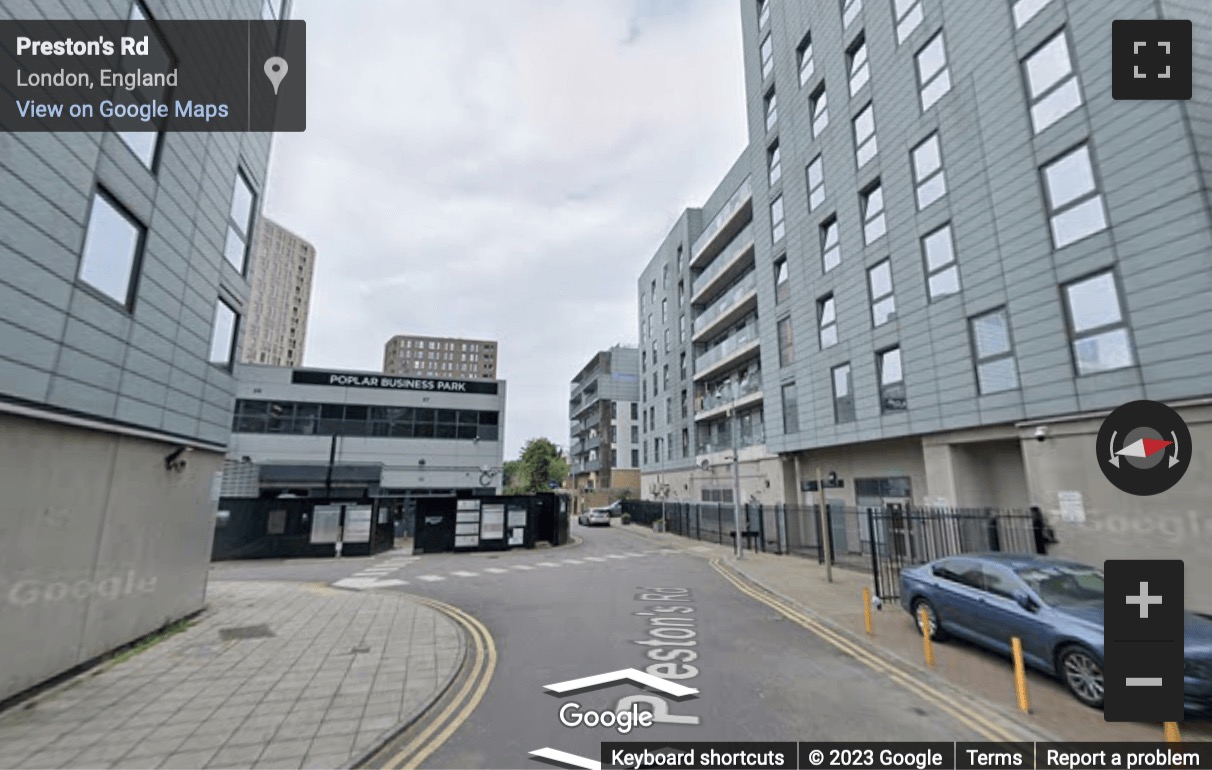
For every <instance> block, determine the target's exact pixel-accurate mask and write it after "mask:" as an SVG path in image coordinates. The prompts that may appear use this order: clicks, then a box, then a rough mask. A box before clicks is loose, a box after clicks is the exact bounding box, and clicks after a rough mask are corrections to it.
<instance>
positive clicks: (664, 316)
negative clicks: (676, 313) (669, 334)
mask: <svg viewBox="0 0 1212 770" xmlns="http://www.w3.org/2000/svg"><path fill="white" fill-rule="evenodd" d="M668 322H669V300H667V299H664V298H662V299H661V323H668Z"/></svg>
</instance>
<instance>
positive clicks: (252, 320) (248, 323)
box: [240, 217, 316, 366]
mask: <svg viewBox="0 0 1212 770" xmlns="http://www.w3.org/2000/svg"><path fill="white" fill-rule="evenodd" d="M254 232H255V235H254V236H253V237H254V240H253V250H252V255H251V256H250V258H249V269H248V270H249V284H250V285H251V287H252V290H251V291H250V293H249V297H248V313H247V316H246V318H245V322H244V334H243V335H242V341H241V343H240V362H241V363H245V364H268V365H269V366H300V365H301V364H302V363H303V350H304V347H305V346H306V344H307V318H308V315H309V313H310V311H311V286H312V279H313V277H314V276H315V273H316V247H315V246H313V245H311V244H310V243H308V242H307V241H306V240H304V239H303V238H302V237H300V236H298V235H296V234H295V233H292V232H291V231H290V230H287V229H286V228H285V227H283V226H282V225H280V224H278V223H277V222H274V221H273V220H271V219H269V218H268V217H261V218H260V219H259V220H258V221H257V226H256V229H255V231H254Z"/></svg>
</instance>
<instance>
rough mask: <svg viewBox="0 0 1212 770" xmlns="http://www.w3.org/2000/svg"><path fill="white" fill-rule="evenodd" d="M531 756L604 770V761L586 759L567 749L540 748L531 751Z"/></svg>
mask: <svg viewBox="0 0 1212 770" xmlns="http://www.w3.org/2000/svg"><path fill="white" fill-rule="evenodd" d="M530 756H532V757H538V758H539V759H547V760H551V761H552V762H559V763H560V764H562V765H568V766H569V767H580V768H583V770H602V763H601V762H599V761H597V760H596V759H586V758H585V757H579V756H577V755H576V754H569V753H568V752H567V751H560V750H559V749H551V748H547V749H538V750H537V751H532V752H530Z"/></svg>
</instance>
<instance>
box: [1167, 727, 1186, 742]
mask: <svg viewBox="0 0 1212 770" xmlns="http://www.w3.org/2000/svg"><path fill="white" fill-rule="evenodd" d="M1163 724H1164V726H1165V728H1166V743H1182V741H1183V739H1182V736H1181V735H1179V734H1178V722H1165V723H1163Z"/></svg>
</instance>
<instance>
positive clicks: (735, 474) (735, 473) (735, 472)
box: [728, 385, 744, 559]
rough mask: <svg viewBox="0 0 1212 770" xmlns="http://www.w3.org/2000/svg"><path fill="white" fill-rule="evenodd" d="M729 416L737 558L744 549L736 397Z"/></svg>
mask: <svg viewBox="0 0 1212 770" xmlns="http://www.w3.org/2000/svg"><path fill="white" fill-rule="evenodd" d="M735 388H736V386H735V385H733V395H734V396H735V395H736V390H735ZM728 412H729V416H730V417H731V418H732V431H731V433H732V525H733V527H735V529H736V558H737V559H743V558H744V549H742V548H741V459H740V449H739V446H740V441H739V439H738V436H737V434H738V433H740V427H741V426H740V415H739V414H738V413H737V410H736V399H735V398H734V399H733V401H732V407H731V408H729V410H728Z"/></svg>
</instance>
